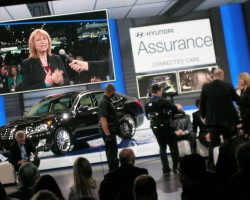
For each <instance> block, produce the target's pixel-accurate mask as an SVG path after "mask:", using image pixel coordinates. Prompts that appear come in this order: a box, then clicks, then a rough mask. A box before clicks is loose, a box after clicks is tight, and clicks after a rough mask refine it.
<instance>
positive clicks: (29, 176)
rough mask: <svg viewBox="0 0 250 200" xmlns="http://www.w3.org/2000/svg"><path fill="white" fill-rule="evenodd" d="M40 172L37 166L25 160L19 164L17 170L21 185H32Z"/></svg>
mask: <svg viewBox="0 0 250 200" xmlns="http://www.w3.org/2000/svg"><path fill="white" fill-rule="evenodd" d="M39 176H40V173H39V171H38V169H37V167H36V166H35V165H34V164H33V163H31V162H27V163H24V164H23V165H21V167H20V168H19V171H18V178H19V180H20V182H21V183H22V185H23V186H27V187H34V185H35V182H36V180H37V178H39Z"/></svg>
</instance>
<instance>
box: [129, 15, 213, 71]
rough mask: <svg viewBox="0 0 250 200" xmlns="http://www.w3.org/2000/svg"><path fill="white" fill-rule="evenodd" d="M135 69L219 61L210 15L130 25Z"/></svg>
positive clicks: (167, 67) (176, 66) (171, 68)
mask: <svg viewBox="0 0 250 200" xmlns="http://www.w3.org/2000/svg"><path fill="white" fill-rule="evenodd" d="M130 38H131V46H132V50H133V58H134V66H135V72H136V73H137V74H142V73H149V72H151V73H152V72H163V71H166V70H173V69H181V68H182V69H183V68H186V67H193V66H202V65H208V64H215V63H216V56H215V51H214V41H213V37H212V31H211V26H210V21H209V19H201V20H193V21H185V22H178V23H169V24H160V25H153V26H145V27H136V28H131V29H130Z"/></svg>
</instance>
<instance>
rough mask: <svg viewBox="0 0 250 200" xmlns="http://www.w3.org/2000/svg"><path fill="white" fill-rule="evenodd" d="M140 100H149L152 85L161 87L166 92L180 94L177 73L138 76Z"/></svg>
mask: <svg viewBox="0 0 250 200" xmlns="http://www.w3.org/2000/svg"><path fill="white" fill-rule="evenodd" d="M136 79H137V89H138V96H139V98H147V97H148V94H149V92H150V89H151V87H152V85H154V84H159V85H161V86H162V87H163V88H164V90H165V91H166V92H174V93H175V92H178V91H177V89H178V86H177V76H176V72H167V73H160V74H149V75H143V76H136Z"/></svg>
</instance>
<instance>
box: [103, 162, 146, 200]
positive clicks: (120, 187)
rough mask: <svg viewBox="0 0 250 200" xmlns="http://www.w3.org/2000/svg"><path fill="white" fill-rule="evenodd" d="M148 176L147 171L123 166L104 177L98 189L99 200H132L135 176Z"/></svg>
mask: <svg viewBox="0 0 250 200" xmlns="http://www.w3.org/2000/svg"><path fill="white" fill-rule="evenodd" d="M142 174H148V170H147V169H144V168H139V167H135V166H134V165H130V164H123V165H121V166H120V167H119V168H117V169H114V170H112V171H111V172H109V173H108V174H106V175H105V176H104V180H103V181H102V182H101V185H100V189H99V198H100V200H113V199H120V200H121V199H124V200H128V199H129V200H133V195H132V189H133V184H134V180H135V179H136V177H137V176H139V175H142Z"/></svg>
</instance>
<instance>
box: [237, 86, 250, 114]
mask: <svg viewBox="0 0 250 200" xmlns="http://www.w3.org/2000/svg"><path fill="white" fill-rule="evenodd" d="M237 104H238V105H239V106H240V114H241V116H242V117H250V87H248V88H247V89H246V90H245V91H242V94H241V96H240V100H239V101H238V103H237Z"/></svg>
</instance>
